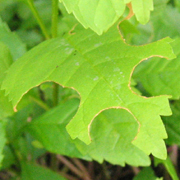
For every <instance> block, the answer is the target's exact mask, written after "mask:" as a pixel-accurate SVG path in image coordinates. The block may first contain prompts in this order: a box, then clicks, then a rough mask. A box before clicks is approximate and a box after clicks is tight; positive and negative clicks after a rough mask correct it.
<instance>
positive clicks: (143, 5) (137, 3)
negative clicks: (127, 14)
mask: <svg viewBox="0 0 180 180" xmlns="http://www.w3.org/2000/svg"><path fill="white" fill-rule="evenodd" d="M131 3H132V9H133V12H134V14H135V16H136V18H137V20H138V21H139V22H140V23H142V24H146V23H147V22H148V21H149V18H150V11H152V10H153V9H154V8H153V0H131Z"/></svg>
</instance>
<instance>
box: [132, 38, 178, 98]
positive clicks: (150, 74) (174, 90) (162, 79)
mask: <svg viewBox="0 0 180 180" xmlns="http://www.w3.org/2000/svg"><path fill="white" fill-rule="evenodd" d="M171 45H172V47H173V50H174V52H175V54H176V55H177V58H176V59H174V60H172V61H167V60H166V59H161V58H156V59H151V60H148V61H146V62H144V63H142V64H140V66H139V67H138V68H137V69H136V71H135V73H134V75H133V78H134V79H135V80H136V81H138V82H141V83H142V85H143V87H144V88H145V90H146V91H147V92H148V93H149V94H151V95H153V96H156V95H162V94H168V95H172V99H179V97H180V84H179V83H177V82H179V79H180V74H179V71H180V61H179V60H180V49H179V46H180V39H179V38H178V39H176V40H175V41H174V42H172V43H171Z"/></svg>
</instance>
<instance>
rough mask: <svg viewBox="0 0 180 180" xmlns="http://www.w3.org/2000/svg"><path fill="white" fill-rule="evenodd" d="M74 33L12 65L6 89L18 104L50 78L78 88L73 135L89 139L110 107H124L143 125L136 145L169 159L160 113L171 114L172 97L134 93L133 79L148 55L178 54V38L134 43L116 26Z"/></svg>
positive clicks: (68, 127)
mask: <svg viewBox="0 0 180 180" xmlns="http://www.w3.org/2000/svg"><path fill="white" fill-rule="evenodd" d="M74 33H75V34H74ZM74 33H73V34H70V35H69V36H67V37H66V38H57V39H52V40H49V41H46V42H44V43H42V44H40V45H39V46H37V47H36V48H34V49H33V50H31V51H29V52H28V53H26V54H25V55H24V56H23V57H22V58H20V59H19V60H18V61H16V62H15V63H14V64H13V65H12V66H11V68H10V69H9V71H8V74H7V78H6V80H5V81H4V83H3V88H4V89H6V93H7V94H9V98H10V100H12V102H13V105H14V106H15V105H16V104H17V103H18V102H19V100H20V99H21V97H22V96H23V94H25V93H26V92H27V91H28V90H29V89H31V88H32V87H34V86H37V85H39V84H41V83H42V82H45V81H54V82H57V83H59V84H61V85H63V86H66V87H72V88H74V89H75V90H77V92H78V93H79V94H80V96H81V102H80V106H79V109H78V112H77V113H76V115H75V116H74V117H73V119H72V121H71V122H70V123H69V125H68V126H67V130H68V132H69V134H70V135H71V137H72V138H73V139H74V138H76V137H78V138H79V139H81V140H82V141H84V142H85V143H87V144H89V143H90V142H91V140H90V134H89V133H90V131H89V130H90V127H91V123H92V122H93V119H94V118H95V117H96V116H97V115H98V114H99V113H100V112H102V111H103V110H105V109H110V108H117V109H118V108H119V109H121V108H123V109H126V110H127V111H128V112H130V113H131V114H132V115H133V116H134V118H135V121H137V122H138V124H139V131H138V134H137V135H136V138H135V140H134V141H133V144H134V145H136V146H137V147H138V148H139V149H141V150H142V151H144V152H145V153H146V154H150V153H152V154H153V155H154V156H157V157H159V158H163V159H164V158H166V148H165V144H164V142H163V139H164V138H166V137H167V135H166V132H165V129H164V126H163V123H162V121H161V119H160V116H159V115H169V114H171V111H170V108H169V105H168V96H159V97H152V98H144V97H141V96H139V95H137V94H135V93H133V92H132V91H131V89H130V88H129V84H130V78H131V74H132V71H133V69H134V67H135V66H136V65H137V64H138V63H139V62H141V61H142V60H144V59H146V58H148V57H151V56H161V57H162V56H164V57H166V58H170V59H171V58H174V57H175V56H174V54H173V52H172V49H171V46H170V45H169V43H170V42H171V41H172V40H171V39H170V38H165V39H162V40H161V41H157V42H154V43H152V44H148V45H144V46H129V45H127V44H125V43H124V41H123V40H122V39H121V36H120V35H119V32H118V30H117V28H116V26H115V27H112V28H111V29H110V30H109V31H108V32H107V33H106V34H104V35H102V36H98V35H96V34H95V33H93V32H91V31H88V30H82V31H80V30H79V31H77V32H74ZM37 67H43V68H37ZM30 77H31V78H30Z"/></svg>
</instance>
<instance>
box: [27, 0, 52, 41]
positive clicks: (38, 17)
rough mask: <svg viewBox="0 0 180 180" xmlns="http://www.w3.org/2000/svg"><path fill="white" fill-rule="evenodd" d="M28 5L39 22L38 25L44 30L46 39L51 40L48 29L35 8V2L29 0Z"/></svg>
mask: <svg viewBox="0 0 180 180" xmlns="http://www.w3.org/2000/svg"><path fill="white" fill-rule="evenodd" d="M28 5H29V7H30V9H31V11H32V13H33V15H34V17H35V18H36V20H37V22H38V24H39V26H40V28H41V30H42V33H43V34H44V36H45V38H46V39H49V38H50V37H49V35H48V32H47V30H46V27H45V25H44V23H43V21H42V19H41V17H40V15H39V13H38V11H37V9H36V7H35V6H34V1H33V0H28Z"/></svg>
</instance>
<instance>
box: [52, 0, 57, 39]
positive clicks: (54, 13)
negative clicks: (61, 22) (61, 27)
mask: <svg viewBox="0 0 180 180" xmlns="http://www.w3.org/2000/svg"><path fill="white" fill-rule="evenodd" d="M51 28H52V29H51V32H52V38H55V37H57V31H58V0H52V27H51Z"/></svg>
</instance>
